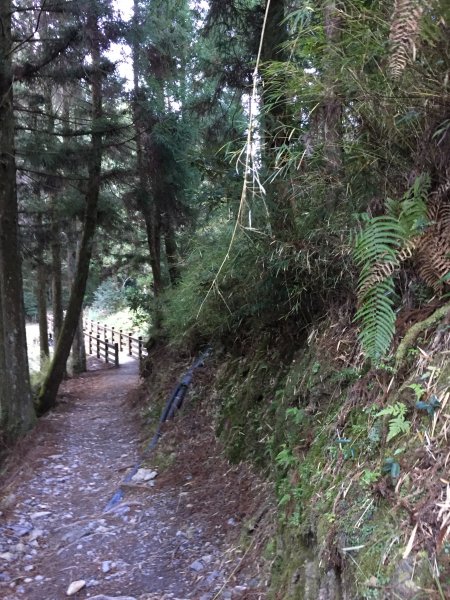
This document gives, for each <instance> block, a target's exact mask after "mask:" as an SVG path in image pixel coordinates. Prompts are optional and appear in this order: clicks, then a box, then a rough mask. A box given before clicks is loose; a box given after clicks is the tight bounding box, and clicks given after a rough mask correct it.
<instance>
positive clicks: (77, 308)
mask: <svg viewBox="0 0 450 600" xmlns="http://www.w3.org/2000/svg"><path fill="white" fill-rule="evenodd" d="M87 36H88V39H89V43H90V51H91V57H92V70H91V76H90V84H91V90H92V121H93V122H92V134H91V140H92V143H91V160H90V163H89V167H88V182H87V192H86V207H85V215H84V226H83V235H82V238H81V243H80V251H79V255H78V261H77V269H76V275H75V280H74V282H73V285H72V289H71V293H70V299H69V305H68V307H67V312H66V316H65V319H64V323H63V326H62V330H61V335H60V337H59V340H58V343H57V345H56V349H55V354H54V357H53V361H52V364H51V368H50V370H49V373H48V375H47V377H46V379H45V381H44V383H43V385H42V388H41V390H40V393H39V398H38V411H39V413H40V414H42V413H44V412H46V411H48V410H49V409H51V408H52V407H54V406H55V404H56V396H57V393H58V389H59V386H60V384H61V381H62V379H63V377H64V372H65V368H66V363H67V359H68V358H69V354H70V349H71V346H72V342H73V339H74V336H75V333H76V330H77V327H78V323H79V319H80V315H81V309H82V306H83V299H84V294H85V291H86V283H87V278H88V275H89V265H90V261H91V256H92V248H93V242H94V236H95V231H96V227H97V212H98V211H97V207H98V198H99V194H100V183H101V164H102V137H103V134H102V133H101V130H100V128H96V124H97V123H98V122H99V120H100V119H101V118H102V115H103V107H102V104H103V101H102V87H103V85H102V77H103V71H102V69H101V65H100V59H101V52H100V35H99V29H98V21H97V17H96V15H95V11H94V8H93V7H92V8H91V9H90V12H89V14H88V17H87Z"/></svg>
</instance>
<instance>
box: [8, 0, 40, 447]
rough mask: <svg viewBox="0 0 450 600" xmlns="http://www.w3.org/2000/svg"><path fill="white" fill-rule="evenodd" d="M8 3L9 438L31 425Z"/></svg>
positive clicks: (32, 416)
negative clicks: (19, 233) (19, 234)
mask: <svg viewBox="0 0 450 600" xmlns="http://www.w3.org/2000/svg"><path fill="white" fill-rule="evenodd" d="M11 15H12V4H11V2H10V0H0V428H1V432H2V435H3V437H4V438H6V439H13V438H14V437H16V436H17V435H19V434H21V433H23V432H25V431H26V430H28V429H29V428H30V427H31V426H32V424H33V422H34V418H35V416H34V410H33V403H32V398H31V390H30V378H29V371H28V356H27V342H26V333H25V310H24V303H23V287H22V271H21V254H20V247H19V236H18V209H17V190H16V164H15V148H14V112H13V77H12V58H11V57H12V35H11Z"/></svg>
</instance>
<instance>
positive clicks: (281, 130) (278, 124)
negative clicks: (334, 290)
mask: <svg viewBox="0 0 450 600" xmlns="http://www.w3.org/2000/svg"><path fill="white" fill-rule="evenodd" d="M285 16H286V0H272V1H271V3H270V7H269V11H268V14H267V24H266V31H265V36H264V40H263V52H262V60H263V62H271V61H277V62H283V61H285V60H286V58H287V57H286V51H285V49H284V48H283V44H285V43H286V42H287V40H288V30H287V25H286V23H285V22H284V19H285ZM280 88H283V85H282V84H280ZM267 96H268V92H267V86H266V87H263V92H262V102H263V106H264V107H267V108H265V110H263V125H262V128H263V130H264V133H263V138H265V143H264V146H265V148H264V150H263V157H264V158H265V160H266V163H267V168H268V169H269V170H271V171H273V172H274V171H275V169H276V168H277V164H276V163H277V155H278V153H279V150H280V147H282V146H283V145H285V144H286V143H287V140H286V105H287V100H286V98H285V97H284V95H283V90H282V89H280V97H279V99H278V101H277V102H276V103H273V102H272V103H271V101H270V99H269V98H267ZM265 187H266V194H267V206H268V209H269V212H270V221H271V223H270V225H271V230H272V232H273V234H274V236H275V237H276V238H278V239H286V238H290V237H292V235H291V234H292V231H293V229H294V214H293V211H292V204H291V202H290V200H289V185H287V184H286V181H284V180H282V179H281V178H275V179H273V180H271V181H269V182H268V183H267V184H266V186H265Z"/></svg>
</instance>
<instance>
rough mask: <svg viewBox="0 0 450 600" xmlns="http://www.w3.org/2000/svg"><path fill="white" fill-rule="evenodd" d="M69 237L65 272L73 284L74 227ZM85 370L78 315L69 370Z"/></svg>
mask: <svg viewBox="0 0 450 600" xmlns="http://www.w3.org/2000/svg"><path fill="white" fill-rule="evenodd" d="M71 233H72V236H70V239H69V245H68V253H67V274H68V279H69V281H70V284H71V285H73V283H74V281H75V277H76V264H77V255H78V253H79V241H78V234H77V231H76V227H74V229H73V232H71ZM85 371H86V349H85V347H84V333H83V317H82V315H80V318H79V320H78V325H77V329H76V332H75V335H74V338H73V342H72V352H71V360H70V369H69V372H70V374H71V375H77V374H80V373H84V372H85Z"/></svg>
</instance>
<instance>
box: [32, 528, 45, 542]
mask: <svg viewBox="0 0 450 600" xmlns="http://www.w3.org/2000/svg"><path fill="white" fill-rule="evenodd" d="M43 535H44V532H43V531H42V529H33V531H32V532H31V533H30V537H29V541H30V542H34V541H36V540H37V539H38V538H40V537H42V536H43Z"/></svg>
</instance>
